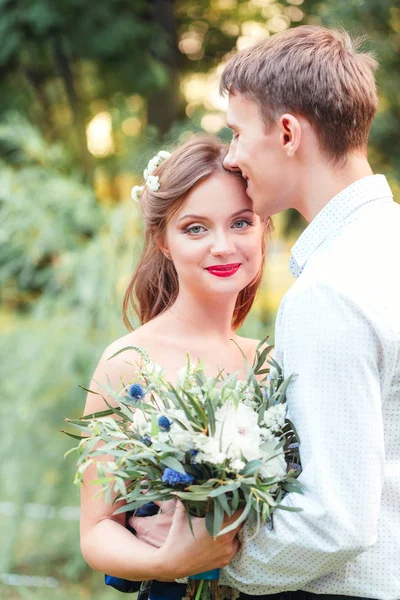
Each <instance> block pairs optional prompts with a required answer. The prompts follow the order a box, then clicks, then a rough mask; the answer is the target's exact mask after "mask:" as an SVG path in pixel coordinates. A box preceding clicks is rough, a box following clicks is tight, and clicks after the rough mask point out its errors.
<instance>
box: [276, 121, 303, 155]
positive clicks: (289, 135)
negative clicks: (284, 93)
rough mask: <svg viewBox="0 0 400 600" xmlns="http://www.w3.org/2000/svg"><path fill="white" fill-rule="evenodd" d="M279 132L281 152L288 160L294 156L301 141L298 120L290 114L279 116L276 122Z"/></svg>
mask: <svg viewBox="0 0 400 600" xmlns="http://www.w3.org/2000/svg"><path fill="white" fill-rule="evenodd" d="M278 126H279V128H280V130H281V133H280V142H281V144H282V148H283V150H284V151H285V152H286V154H287V156H288V157H289V158H290V157H292V156H294V155H295V154H296V152H297V150H298V148H299V146H300V141H301V125H300V122H299V120H298V119H297V118H296V117H295V116H294V115H291V114H290V113H285V114H284V115H282V116H281V118H280V119H279V122H278Z"/></svg>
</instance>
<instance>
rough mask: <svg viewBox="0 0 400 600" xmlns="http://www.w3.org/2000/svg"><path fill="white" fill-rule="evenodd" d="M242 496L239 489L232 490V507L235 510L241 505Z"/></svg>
mask: <svg viewBox="0 0 400 600" xmlns="http://www.w3.org/2000/svg"><path fill="white" fill-rule="evenodd" d="M239 501H240V496H239V492H238V490H237V489H233V490H232V509H233V511H235V510H237V508H238V506H239Z"/></svg>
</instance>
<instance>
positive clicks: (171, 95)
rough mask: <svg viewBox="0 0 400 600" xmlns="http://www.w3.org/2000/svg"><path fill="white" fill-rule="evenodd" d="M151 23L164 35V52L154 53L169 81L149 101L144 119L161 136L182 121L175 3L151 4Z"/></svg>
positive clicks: (153, 1) (164, 0)
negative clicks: (173, 124)
mask: <svg viewBox="0 0 400 600" xmlns="http://www.w3.org/2000/svg"><path fill="white" fill-rule="evenodd" d="M150 2H151V7H152V18H153V22H154V23H155V24H156V25H157V26H158V27H160V28H161V29H162V31H163V32H164V34H165V41H166V46H167V48H166V50H165V51H164V52H163V53H162V54H161V53H160V52H159V51H157V50H154V51H153V55H154V57H155V58H156V59H157V60H158V61H159V62H161V63H162V64H163V66H164V67H165V69H166V70H167V73H168V81H167V83H166V85H165V86H164V87H163V88H162V89H158V90H155V91H154V93H152V94H151V95H150V96H149V98H148V104H147V119H148V123H149V124H150V125H155V126H156V127H157V129H158V130H159V132H160V134H161V135H162V134H165V133H166V132H167V131H168V130H169V129H170V127H171V125H172V123H173V122H174V121H175V120H177V119H180V118H182V116H183V102H182V97H181V94H180V86H179V83H180V82H179V69H178V59H179V50H178V32H177V24H176V16H175V0H150Z"/></svg>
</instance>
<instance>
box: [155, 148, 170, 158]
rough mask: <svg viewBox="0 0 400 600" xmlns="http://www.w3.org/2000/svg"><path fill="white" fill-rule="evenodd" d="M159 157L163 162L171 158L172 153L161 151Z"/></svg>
mask: <svg viewBox="0 0 400 600" xmlns="http://www.w3.org/2000/svg"><path fill="white" fill-rule="evenodd" d="M157 156H159V157H160V158H161V160H165V159H166V158H169V157H170V156H171V152H168V151H167V150H160V152H159V153H158V154H157Z"/></svg>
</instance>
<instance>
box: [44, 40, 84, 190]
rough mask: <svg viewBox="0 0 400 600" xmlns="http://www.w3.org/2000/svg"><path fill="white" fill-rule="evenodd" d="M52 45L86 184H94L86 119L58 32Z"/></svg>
mask: <svg viewBox="0 0 400 600" xmlns="http://www.w3.org/2000/svg"><path fill="white" fill-rule="evenodd" d="M52 45H53V51H54V57H55V61H56V65H57V68H58V70H59V73H60V76H61V78H62V80H63V82H64V87H65V92H66V95H67V98H68V102H69V105H70V108H71V112H72V115H73V119H74V125H75V134H76V141H77V153H78V156H79V155H80V157H81V161H82V168H83V172H84V177H85V181H86V183H89V184H92V183H93V161H92V158H91V156H90V154H89V151H88V149H87V144H86V128H85V119H84V117H83V114H82V111H81V108H80V105H79V101H78V98H77V95H76V91H75V87H74V81H73V77H72V71H71V67H70V64H69V60H68V56H67V54H66V53H65V51H64V46H63V41H62V37H61V34H60V33H59V32H56V33H54V34H53V35H52Z"/></svg>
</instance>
